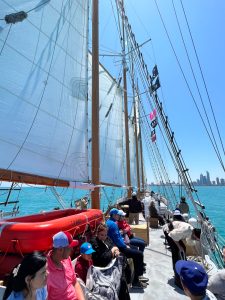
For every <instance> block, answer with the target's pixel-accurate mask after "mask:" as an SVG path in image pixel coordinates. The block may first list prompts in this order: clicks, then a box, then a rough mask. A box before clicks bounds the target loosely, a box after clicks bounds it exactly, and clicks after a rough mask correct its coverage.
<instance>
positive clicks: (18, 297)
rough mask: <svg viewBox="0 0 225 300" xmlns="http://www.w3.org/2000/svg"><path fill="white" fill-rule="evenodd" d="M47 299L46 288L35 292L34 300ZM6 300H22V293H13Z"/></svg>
mask: <svg viewBox="0 0 225 300" xmlns="http://www.w3.org/2000/svg"><path fill="white" fill-rule="evenodd" d="M46 299H47V288H46V287H43V288H41V289H37V290H36V300H46ZM7 300H24V296H23V292H22V291H21V292H14V291H12V293H11V294H10V295H9V297H8V298H7Z"/></svg>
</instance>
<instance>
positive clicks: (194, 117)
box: [100, 0, 225, 180]
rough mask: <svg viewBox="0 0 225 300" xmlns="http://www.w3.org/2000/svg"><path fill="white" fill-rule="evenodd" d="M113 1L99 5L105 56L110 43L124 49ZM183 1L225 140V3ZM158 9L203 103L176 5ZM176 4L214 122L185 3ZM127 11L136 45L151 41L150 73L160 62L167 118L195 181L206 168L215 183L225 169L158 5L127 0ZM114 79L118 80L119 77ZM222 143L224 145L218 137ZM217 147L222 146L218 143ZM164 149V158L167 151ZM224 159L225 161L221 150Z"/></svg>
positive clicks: (147, 52)
mask: <svg viewBox="0 0 225 300" xmlns="http://www.w3.org/2000/svg"><path fill="white" fill-rule="evenodd" d="M110 3H111V2H110V1H105V0H101V1H100V4H101V5H100V17H101V18H100V52H102V51H104V47H105V45H109V46H108V47H109V48H110V49H111V50H114V51H119V48H118V40H116V37H115V36H116V32H115V31H114V29H113V24H114V16H113V15H112V13H111V12H110V11H109V10H110V8H111V4H110ZM182 3H183V6H184V9H185V13H186V16H187V18H188V22H189V26H190V30H191V33H192V36H193V39H194V43H195V47H196V50H197V53H198V56H199V60H200V64H201V67H202V71H203V75H204V78H205V82H206V85H207V89H208V92H209V95H210V99H211V102H212V106H213V109H214V113H215V116H216V120H217V124H218V127H219V129H220V134H221V138H222V140H223V142H224V140H225V139H224V138H225V122H224V115H225V104H224V87H225V76H224V70H225V34H224V28H225V14H224V12H225V1H224V0H217V1H212V0H211V1H209V0H208V1H203V0H197V1H193V0H185V1H183V2H182ZM157 5H158V7H159V10H160V13H161V15H162V18H163V21H164V23H165V25H166V28H167V31H168V34H169V36H170V39H171V42H172V44H173V47H174V49H175V52H176V54H177V56H178V58H179V61H180V63H181V65H182V68H183V70H184V73H185V76H186V77H187V80H188V82H189V85H190V86H191V90H192V93H193V94H194V97H195V99H196V102H197V103H198V105H200V98H199V96H198V92H197V89H196V87H195V83H194V79H193V77H192V74H191V71H190V66H189V64H188V60H187V57H186V54H185V50H184V47H183V44H182V40H181V37H180V34H179V29H178V25H177V23H176V17H175V14H174V10H173V5H172V1H170V0H157ZM174 5H175V8H176V11H177V15H178V18H179V22H180V26H181V28H182V33H183V36H184V39H185V42H186V43H187V49H188V53H189V55H190V58H191V62H192V64H193V68H194V71H195V76H196V78H197V81H198V85H199V89H200V91H201V94H202V97H203V101H204V104H205V106H206V110H207V112H208V114H209V119H210V120H212V114H211V111H210V108H209V104H208V98H207V95H206V92H205V89H204V85H203V81H202V79H201V76H200V72H199V68H198V65H197V61H196V58H195V56H194V51H193V47H192V46H191V43H190V36H189V35H188V31H187V27H186V23H185V21H184V20H185V19H184V15H183V12H182V9H181V2H180V1H178V0H175V1H174ZM125 8H126V12H127V15H128V18H129V22H130V24H131V26H132V29H133V32H134V33H135V37H136V40H137V42H138V43H139V44H141V43H142V42H144V41H145V40H147V39H149V38H151V39H152V41H151V42H149V43H148V44H146V45H145V46H143V47H142V53H143V55H144V59H145V61H146V62H147V64H148V67H149V71H151V69H152V67H153V66H154V64H155V63H157V65H158V70H159V76H160V82H161V86H162V88H161V89H160V90H159V93H158V94H159V97H160V99H161V100H162V101H163V105H164V109H165V111H166V114H167V115H168V116H169V121H170V125H171V128H172V129H173V130H174V132H175V137H176V140H177V143H178V145H179V147H180V149H181V150H182V154H183V157H184V160H185V162H186V165H187V167H188V168H189V170H190V175H191V178H192V179H193V180H195V179H196V178H198V177H199V174H200V173H205V172H206V171H207V170H208V171H209V172H210V175H211V179H213V180H214V179H215V177H216V176H219V177H223V178H225V174H224V171H223V170H222V167H221V165H220V163H219V161H218V159H217V157H216V154H215V152H214V150H213V147H212V145H211V144H210V141H209V138H208V137H207V134H206V131H205V129H204V127H203V124H202V122H201V120H200V117H199V115H198V113H197V110H196V108H195V105H194V102H193V100H192V98H191V96H190V93H189V91H188V88H187V85H186V84H185V81H184V79H183V77H182V73H181V71H180V69H179V66H178V63H177V61H176V58H175V55H174V53H173V51H172V48H171V46H170V43H169V41H168V38H167V36H166V33H165V29H164V27H163V25H162V21H161V19H160V16H159V13H158V11H157V7H156V4H155V1H154V0H139V1H137V0H129V1H128V0H127V1H125ZM153 49H154V50H153ZM153 51H154V52H153ZM102 62H103V63H104V62H106V59H105V58H104V59H102ZM115 65H116V63H114V66H115ZM114 75H115V76H116V73H115V74H114ZM200 110H201V111H202V108H200ZM212 126H213V132H214V134H215V137H217V133H216V130H215V126H214V125H212ZM217 141H219V140H218V138H217ZM158 143H159V144H160V143H161V142H160V140H158ZM218 145H219V146H220V144H219V143H218ZM159 146H160V145H159ZM161 147H162V149H163V147H164V146H163V145H161ZM220 150H221V147H220ZM162 151H163V152H162V154H163V153H164V150H162ZM163 155H164V154H163ZM165 155H166V154H165ZM221 155H222V157H223V160H224V161H225V159H224V155H223V154H222V150H221ZM166 166H167V169H168V173H169V175H170V178H171V179H172V180H173V179H175V180H176V179H177V175H176V173H175V171H174V170H173V168H172V166H171V165H170V164H169V163H168V165H166ZM147 169H148V171H147V174H148V177H149V178H150V180H151V179H152V176H151V170H150V168H148V167H147Z"/></svg>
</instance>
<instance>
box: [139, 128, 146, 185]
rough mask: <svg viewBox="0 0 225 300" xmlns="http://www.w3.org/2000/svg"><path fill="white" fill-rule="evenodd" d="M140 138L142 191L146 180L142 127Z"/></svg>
mask: <svg viewBox="0 0 225 300" xmlns="http://www.w3.org/2000/svg"><path fill="white" fill-rule="evenodd" d="M139 137H140V156H141V181H142V182H141V186H142V190H144V189H145V178H144V163H143V149H142V139H141V126H139Z"/></svg>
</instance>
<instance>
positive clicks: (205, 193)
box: [0, 186, 225, 238]
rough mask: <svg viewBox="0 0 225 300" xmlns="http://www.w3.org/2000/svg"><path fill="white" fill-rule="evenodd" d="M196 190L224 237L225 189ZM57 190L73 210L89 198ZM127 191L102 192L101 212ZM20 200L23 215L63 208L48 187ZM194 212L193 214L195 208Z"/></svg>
mask: <svg viewBox="0 0 225 300" xmlns="http://www.w3.org/2000/svg"><path fill="white" fill-rule="evenodd" d="M197 189H198V196H199V199H200V200H201V202H202V203H203V204H204V205H205V207H206V209H205V212H206V215H207V216H208V217H209V218H210V220H211V221H212V223H213V225H214V226H215V227H216V228H217V230H218V232H219V233H220V234H221V235H222V236H223V237H224V238H225V218H224V214H225V187H222V186H221V187H217V186H216V187H215V186H208V187H197ZM153 190H155V191H156V190H157V187H153ZM57 191H58V193H59V194H60V195H61V196H62V198H63V199H64V201H65V203H66V205H67V207H70V206H71V205H72V206H73V207H74V200H76V199H79V198H81V197H83V196H86V195H87V196H88V194H87V191H85V190H82V191H81V190H77V189H66V188H65V189H64V188H57ZM174 191H175V194H177V195H179V187H177V186H175V187H174ZM124 192H125V191H124V190H122V189H113V188H104V190H103V189H101V199H102V200H101V209H102V210H106V209H107V207H108V204H109V203H113V202H114V201H115V200H114V199H117V198H119V197H122V196H123V195H124ZM17 198H18V199H19V211H20V215H27V214H32V213H38V212H40V211H43V210H51V209H53V208H54V207H58V206H60V205H59V203H58V202H57V200H56V199H55V196H54V195H53V194H52V192H51V190H50V189H49V188H47V189H46V188H42V187H23V188H22V189H21V191H14V192H13V193H12V194H11V196H10V200H17ZM5 199H6V192H5V191H0V202H2V201H5ZM12 206H13V205H9V206H8V207H6V208H5V207H3V206H0V209H3V210H4V211H9V210H10V207H11V208H12ZM89 206H90V204H89ZM190 207H191V205H190ZM191 210H192V211H193V209H191Z"/></svg>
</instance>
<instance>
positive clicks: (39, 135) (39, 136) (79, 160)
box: [0, 0, 88, 181]
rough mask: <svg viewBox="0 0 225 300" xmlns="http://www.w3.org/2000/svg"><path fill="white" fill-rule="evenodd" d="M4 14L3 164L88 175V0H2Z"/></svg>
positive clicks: (52, 174) (70, 176) (62, 175)
mask: <svg viewBox="0 0 225 300" xmlns="http://www.w3.org/2000/svg"><path fill="white" fill-rule="evenodd" d="M19 11H24V12H25V13H27V17H26V18H25V19H24V20H23V21H21V22H16V23H15V24H7V23H6V22H5V20H4V18H5V16H6V15H11V14H12V13H17V12H19ZM0 19H1V20H0V69H1V77H0V116H1V117H0V153H1V155H0V169H5V170H12V171H18V172H23V173H27V174H36V175H40V176H45V177H49V178H59V179H64V180H68V181H86V180H88V167H87V166H88V163H87V118H86V116H87V31H88V30H87V25H88V0H55V1H50V0H49V1H40V0H33V1H31V0H23V1H18V0H10V1H1V2H0Z"/></svg>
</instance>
